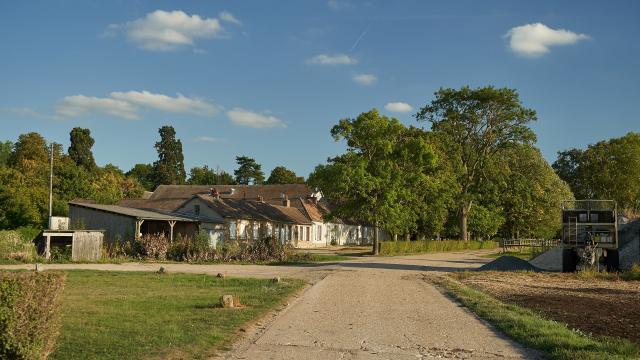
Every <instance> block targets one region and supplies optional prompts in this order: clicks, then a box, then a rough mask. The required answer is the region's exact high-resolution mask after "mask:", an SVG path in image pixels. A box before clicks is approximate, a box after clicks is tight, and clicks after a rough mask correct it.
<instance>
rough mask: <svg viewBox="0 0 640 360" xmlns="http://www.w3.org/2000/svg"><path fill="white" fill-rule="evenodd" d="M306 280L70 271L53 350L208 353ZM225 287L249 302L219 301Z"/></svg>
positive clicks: (107, 355)
mask: <svg viewBox="0 0 640 360" xmlns="http://www.w3.org/2000/svg"><path fill="white" fill-rule="evenodd" d="M303 285H304V282H303V281H301V280H292V279H286V280H284V281H282V282H280V283H272V282H271V281H269V280H260V279H246V278H226V279H221V278H216V277H213V276H211V275H200V274H177V273H176V274H174V273H169V274H156V273H142V272H105V271H103V272H100V271H69V272H68V277H67V283H66V285H65V291H64V298H63V304H64V306H63V309H62V330H61V333H60V338H59V340H58V346H57V349H56V351H55V352H54V353H53V354H52V355H51V358H52V359H140V358H195V359H199V358H207V357H209V356H211V355H212V354H214V353H215V352H216V351H217V350H220V349H222V348H224V346H225V345H227V344H229V343H230V342H231V341H232V340H233V339H234V338H235V337H236V336H237V334H238V332H237V330H238V329H239V328H240V327H242V326H243V325H244V324H246V323H247V322H250V321H251V320H253V319H255V318H257V317H259V316H261V315H263V314H265V313H266V312H267V311H269V310H271V309H273V308H274V307H275V306H276V305H278V304H280V303H282V301H283V299H284V298H286V297H288V296H289V295H291V294H292V293H294V292H295V291H297V290H298V289H300V288H301V287H302V286H303ZM223 294H232V295H237V296H239V297H240V301H241V302H242V304H243V305H245V307H244V308H241V309H223V308H219V307H217V303H218V300H219V298H220V296H221V295H223Z"/></svg>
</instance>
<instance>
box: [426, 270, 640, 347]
mask: <svg viewBox="0 0 640 360" xmlns="http://www.w3.org/2000/svg"><path fill="white" fill-rule="evenodd" d="M459 276H465V275H464V274H461V275H459ZM434 281H435V282H436V283H437V284H438V285H439V286H441V287H442V288H444V290H445V291H446V292H447V293H448V294H449V295H451V296H452V297H453V298H455V299H456V300H458V301H460V302H461V303H462V304H463V305H464V306H466V307H468V308H469V309H470V310H471V311H473V312H475V313H476V314H477V315H478V316H479V317H481V318H483V319H485V320H487V321H489V322H490V323H492V324H493V325H494V326H495V327H496V328H498V329H499V330H500V331H502V332H503V333H505V334H506V335H507V336H509V337H511V338H513V339H514V340H516V341H517V342H519V343H521V344H523V345H525V346H527V347H530V348H533V349H538V350H541V351H543V352H545V353H546V354H548V356H549V357H550V358H552V359H562V360H570V359H571V360H574V359H575V360H587V359H593V360H596V359H638V358H640V347H638V345H636V344H634V343H632V342H630V341H628V340H625V339H617V338H615V339H614V338H606V337H593V336H591V335H588V334H585V333H583V332H581V331H579V330H573V329H571V328H569V327H567V326H566V325H565V324H563V323H560V322H557V321H554V320H550V319H548V318H546V317H544V316H542V315H541V314H540V313H538V312H536V311H533V310H530V309H526V308H523V307H520V306H517V305H513V304H507V303H504V302H501V301H500V300H498V299H496V298H495V297H493V296H491V295H488V294H486V293H484V292H482V291H479V290H476V289H473V288H471V287H468V286H466V285H464V284H462V283H460V282H458V281H455V280H453V279H451V278H449V277H438V278H437V279H435V280H434Z"/></svg>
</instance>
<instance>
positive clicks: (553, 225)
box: [308, 87, 573, 240]
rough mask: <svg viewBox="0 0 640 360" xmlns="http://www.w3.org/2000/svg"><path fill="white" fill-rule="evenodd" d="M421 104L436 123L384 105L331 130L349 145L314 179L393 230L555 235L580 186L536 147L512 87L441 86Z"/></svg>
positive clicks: (352, 212)
mask: <svg viewBox="0 0 640 360" xmlns="http://www.w3.org/2000/svg"><path fill="white" fill-rule="evenodd" d="M435 97H436V98H435V100H434V101H433V102H431V104H430V105H427V106H425V107H424V108H422V109H421V110H420V111H419V112H418V113H417V114H416V120H417V121H420V122H423V121H425V122H429V123H430V124H431V130H425V129H422V128H417V127H413V126H409V127H407V126H405V125H403V124H402V123H401V122H400V121H398V120H397V119H394V118H388V117H386V116H381V115H380V114H379V113H378V111H377V110H375V109H374V110H371V111H369V112H366V113H362V114H360V115H359V116H358V117H357V118H355V119H344V120H341V121H340V122H339V123H338V124H337V125H336V126H334V127H333V128H332V130H331V134H332V136H333V137H334V139H335V140H336V141H339V140H344V141H346V144H347V151H346V153H344V154H342V155H340V156H337V157H335V158H331V159H329V160H328V163H327V164H323V165H319V166H317V167H316V169H315V171H314V172H313V173H312V174H311V175H310V176H309V180H308V182H309V183H310V184H311V185H313V186H316V187H318V188H319V189H321V190H322V191H323V193H324V195H325V196H326V197H327V198H329V199H330V200H331V201H332V202H334V203H335V204H336V208H335V210H334V214H335V215H338V216H342V217H346V218H353V219H363V220H366V221H368V222H370V223H372V224H375V225H377V226H380V227H382V228H385V229H387V230H389V231H390V232H391V233H393V234H400V235H407V236H411V235H413V236H415V235H417V236H418V237H439V236H447V237H458V236H459V237H460V238H461V239H464V240H467V239H469V238H470V235H471V236H473V237H476V238H489V237H492V236H495V235H496V234H501V235H503V236H505V237H509V236H530V237H550V236H554V235H555V234H556V231H557V230H558V228H559V224H560V216H559V212H560V208H559V204H560V202H561V200H563V199H571V198H573V195H572V193H571V191H570V189H569V186H568V185H567V184H566V183H565V182H564V181H562V180H561V179H560V178H559V177H558V176H557V175H556V173H555V172H554V171H553V169H552V168H551V166H549V164H548V163H547V162H546V161H545V160H544V158H543V157H542V155H541V153H540V151H539V150H538V149H537V148H535V147H534V142H535V139H536V137H535V134H534V133H533V131H532V130H531V129H530V128H529V126H528V125H529V123H531V122H532V121H534V120H536V114H535V111H533V110H531V109H527V108H524V107H523V106H522V104H521V103H520V99H519V97H518V94H517V92H516V91H515V90H512V89H506V88H505V89H496V88H493V87H484V88H478V89H470V88H468V87H463V88H461V89H459V90H456V89H441V90H439V91H438V92H436V94H435Z"/></svg>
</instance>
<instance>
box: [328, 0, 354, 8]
mask: <svg viewBox="0 0 640 360" xmlns="http://www.w3.org/2000/svg"><path fill="white" fill-rule="evenodd" d="M327 6H328V7H329V8H330V9H331V10H336V11H337V10H342V9H345V8H348V7H351V4H350V3H348V2H346V1H339V0H329V1H327Z"/></svg>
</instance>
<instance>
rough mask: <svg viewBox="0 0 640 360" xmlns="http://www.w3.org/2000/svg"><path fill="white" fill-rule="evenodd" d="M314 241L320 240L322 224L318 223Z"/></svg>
mask: <svg viewBox="0 0 640 360" xmlns="http://www.w3.org/2000/svg"><path fill="white" fill-rule="evenodd" d="M316 241H318V242H320V241H322V225H318V227H317V232H316Z"/></svg>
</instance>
